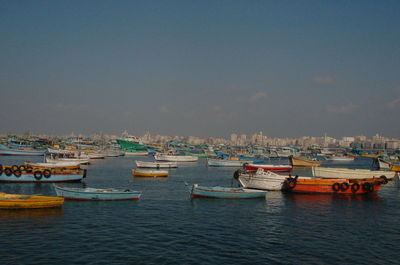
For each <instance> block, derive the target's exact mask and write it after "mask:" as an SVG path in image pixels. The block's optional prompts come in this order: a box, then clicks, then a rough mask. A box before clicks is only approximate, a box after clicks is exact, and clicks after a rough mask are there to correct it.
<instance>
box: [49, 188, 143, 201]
mask: <svg viewBox="0 0 400 265" xmlns="http://www.w3.org/2000/svg"><path fill="white" fill-rule="evenodd" d="M54 188H55V190H56V193H57V196H59V197H64V199H67V200H80V201H116V200H139V198H140V195H141V192H140V191H131V190H128V189H127V190H117V189H111V188H110V189H95V188H66V187H64V186H56V185H54Z"/></svg>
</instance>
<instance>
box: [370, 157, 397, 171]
mask: <svg viewBox="0 0 400 265" xmlns="http://www.w3.org/2000/svg"><path fill="white" fill-rule="evenodd" d="M372 165H373V167H374V168H378V169H380V170H390V167H391V165H392V163H391V162H389V161H387V160H385V159H383V158H379V157H377V158H374V159H373V162H372Z"/></svg>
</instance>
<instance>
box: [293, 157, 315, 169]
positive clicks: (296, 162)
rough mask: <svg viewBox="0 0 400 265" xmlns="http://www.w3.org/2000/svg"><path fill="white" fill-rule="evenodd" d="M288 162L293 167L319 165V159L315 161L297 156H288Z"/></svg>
mask: <svg viewBox="0 0 400 265" xmlns="http://www.w3.org/2000/svg"><path fill="white" fill-rule="evenodd" d="M290 162H291V164H292V166H293V167H318V166H320V165H321V162H320V161H315V160H311V159H304V158H299V157H294V156H291V157H290Z"/></svg>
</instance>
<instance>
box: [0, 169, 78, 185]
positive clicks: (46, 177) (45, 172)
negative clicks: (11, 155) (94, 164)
mask: <svg viewBox="0 0 400 265" xmlns="http://www.w3.org/2000/svg"><path fill="white" fill-rule="evenodd" d="M85 177H86V169H63V168H29V167H26V166H17V165H13V166H2V165H0V182H70V181H80V180H82V179H83V178H85Z"/></svg>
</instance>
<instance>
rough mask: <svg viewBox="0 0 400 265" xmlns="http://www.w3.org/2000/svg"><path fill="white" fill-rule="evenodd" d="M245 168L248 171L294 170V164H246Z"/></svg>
mask: <svg viewBox="0 0 400 265" xmlns="http://www.w3.org/2000/svg"><path fill="white" fill-rule="evenodd" d="M243 167H244V169H246V170H247V171H257V170H258V169H262V170H264V171H275V172H276V171H281V172H285V171H290V170H292V168H293V166H292V165H273V164H244V165H243Z"/></svg>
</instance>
